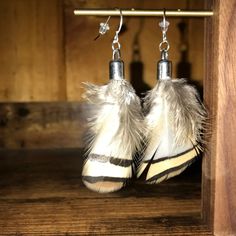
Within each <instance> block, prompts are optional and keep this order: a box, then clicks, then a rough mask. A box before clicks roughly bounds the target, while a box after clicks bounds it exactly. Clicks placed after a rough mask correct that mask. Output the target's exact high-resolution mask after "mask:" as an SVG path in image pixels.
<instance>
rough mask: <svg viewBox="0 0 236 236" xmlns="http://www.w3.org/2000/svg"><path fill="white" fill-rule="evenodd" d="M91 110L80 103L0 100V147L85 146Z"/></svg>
mask: <svg viewBox="0 0 236 236" xmlns="http://www.w3.org/2000/svg"><path fill="white" fill-rule="evenodd" d="M89 110H90V106H88V105H85V104H84V103H79V102H51V103H0V148H7V149H45V148H46V149H48V148H78V147H82V146H83V135H84V133H85V123H86V116H87V115H86V114H87V112H89Z"/></svg>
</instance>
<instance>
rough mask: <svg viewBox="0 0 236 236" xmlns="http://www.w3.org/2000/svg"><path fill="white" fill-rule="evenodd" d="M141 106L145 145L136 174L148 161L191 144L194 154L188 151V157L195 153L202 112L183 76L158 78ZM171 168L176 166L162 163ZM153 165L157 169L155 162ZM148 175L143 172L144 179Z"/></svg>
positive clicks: (182, 149)
mask: <svg viewBox="0 0 236 236" xmlns="http://www.w3.org/2000/svg"><path fill="white" fill-rule="evenodd" d="M144 106H145V108H146V109H147V110H148V111H149V112H148V115H147V116H146V117H145V125H146V129H147V132H146V139H147V146H146V150H145V152H144V156H143V163H141V165H140V167H139V170H138V174H137V175H138V177H139V176H140V175H141V174H142V173H143V172H144V170H145V169H146V168H148V165H147V162H148V161H151V162H152V161H154V162H155V160H158V159H161V158H168V157H173V156H176V155H178V154H181V153H183V152H186V151H187V150H190V149H192V148H193V147H194V146H195V149H196V151H195V154H194V153H192V158H194V157H195V156H196V155H197V154H198V149H200V146H199V145H198V144H199V143H201V142H202V130H204V125H205V123H206V111H205V108H204V106H203V105H202V104H201V103H200V100H199V98H198V94H197V91H196V89H195V88H194V87H192V86H190V85H188V84H187V83H186V81H185V80H184V79H173V80H171V79H168V80H160V81H158V83H157V85H156V86H155V87H154V88H153V89H152V90H151V91H150V92H149V93H148V94H147V96H146V97H145V103H144ZM196 146H197V147H196ZM180 156H181V155H180ZM150 164H151V163H150ZM162 164H163V163H162ZM175 165H177V164H175ZM174 167H177V166H172V165H171V164H169V166H168V164H166V167H165V171H167V170H168V169H171V168H174ZM155 168H157V170H156V171H157V172H158V171H159V170H158V165H157V164H156V165H155ZM149 169H150V168H149ZM184 169H185V168H182V170H184ZM152 172H153V171H152ZM179 173H180V171H179V170H178V171H176V175H177V174H179ZM152 175H153V174H152ZM173 176H174V175H173V173H172V174H170V173H169V177H173ZM151 177H152V176H150V173H147V175H146V180H147V178H151ZM161 179H163V180H164V179H165V178H163V177H162V178H161ZM161 179H159V180H157V182H160V180H161Z"/></svg>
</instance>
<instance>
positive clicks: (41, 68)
mask: <svg viewBox="0 0 236 236" xmlns="http://www.w3.org/2000/svg"><path fill="white" fill-rule="evenodd" d="M62 16H63V9H62V1H60V0H50V1H47V0H10V1H8V0H1V1H0V51H1V57H0V76H1V79H0V80H1V82H0V101H60V100H65V99H66V97H65V78H64V54H63V53H64V51H63V47H64V46H63V28H62V25H63V24H62V21H63V19H62Z"/></svg>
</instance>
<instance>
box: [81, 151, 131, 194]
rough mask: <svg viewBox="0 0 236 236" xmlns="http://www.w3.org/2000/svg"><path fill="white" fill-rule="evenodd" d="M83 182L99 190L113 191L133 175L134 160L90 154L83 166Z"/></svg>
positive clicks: (92, 188) (90, 187)
mask: <svg viewBox="0 0 236 236" xmlns="http://www.w3.org/2000/svg"><path fill="white" fill-rule="evenodd" d="M82 175H83V177H82V178H83V182H84V184H85V185H86V186H87V187H88V188H89V189H91V190H94V191H97V192H103V193H105V192H113V191H116V190H118V189H120V188H122V187H123V186H124V185H125V184H126V182H127V181H128V180H129V179H130V178H131V177H132V160H128V159H121V158H115V157H107V156H102V155H96V154H90V155H89V156H88V158H87V160H86V162H85V164H84V168H83V173H82Z"/></svg>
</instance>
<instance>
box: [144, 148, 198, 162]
mask: <svg viewBox="0 0 236 236" xmlns="http://www.w3.org/2000/svg"><path fill="white" fill-rule="evenodd" d="M196 147H197V146H193V147H192V148H190V149H188V150H186V151H184V152H182V153H179V154H177V155H174V156H170V157H162V158H159V159H156V160H152V164H155V163H158V162H161V161H165V160H168V159H173V158H178V157H179V156H182V155H184V154H186V153H188V152H190V151H192V150H195V151H196V149H197V148H196ZM155 153H156V152H155ZM196 153H197V154H199V152H196ZM148 162H150V160H146V161H144V163H148Z"/></svg>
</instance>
